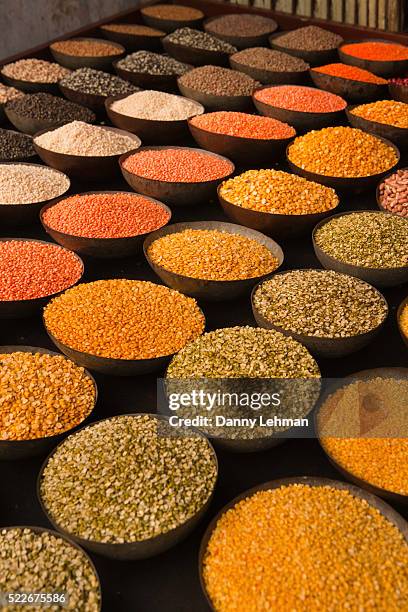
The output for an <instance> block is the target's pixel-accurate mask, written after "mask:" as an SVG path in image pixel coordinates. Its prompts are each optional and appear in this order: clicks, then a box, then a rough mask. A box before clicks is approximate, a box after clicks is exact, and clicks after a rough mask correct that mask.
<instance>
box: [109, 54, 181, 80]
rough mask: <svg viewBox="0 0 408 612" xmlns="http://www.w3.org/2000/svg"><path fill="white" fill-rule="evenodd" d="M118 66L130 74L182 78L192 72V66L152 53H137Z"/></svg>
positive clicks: (122, 60)
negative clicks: (139, 73)
mask: <svg viewBox="0 0 408 612" xmlns="http://www.w3.org/2000/svg"><path fill="white" fill-rule="evenodd" d="M117 66H118V67H119V68H123V69H124V70H129V71H130V72H141V73H144V74H158V75H171V74H175V75H177V76H180V75H182V74H184V73H185V72H187V70H190V68H191V66H189V65H188V64H183V63H182V62H178V61H177V60H175V59H174V58H172V57H169V56H168V55H163V54H161V53H153V52H152V51H136V53H131V54H130V55H127V56H126V57H124V58H123V59H121V60H120V61H119V62H118V63H117Z"/></svg>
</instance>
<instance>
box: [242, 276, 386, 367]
mask: <svg viewBox="0 0 408 612" xmlns="http://www.w3.org/2000/svg"><path fill="white" fill-rule="evenodd" d="M301 269H304V270H306V269H307V268H301ZM278 274H286V272H278ZM264 280H265V279H264ZM262 282H263V281H260V282H259V283H258V284H257V285H256V286H255V287H254V288H253V290H252V294H251V305H252V312H253V315H254V318H255V321H256V322H257V324H258V325H259V327H263V328H264V329H275V330H277V331H279V332H281V333H282V334H285V336H290V337H292V338H294V339H295V340H297V341H298V342H300V343H301V344H303V345H304V346H305V347H306V348H307V349H308V350H309V351H310V352H311V353H312V355H314V356H317V357H323V358H327V359H332V358H337V357H345V356H346V355H351V354H352V353H355V352H357V351H359V350H360V349H362V348H364V347H365V346H367V344H369V343H370V342H371V341H372V340H374V338H375V337H376V336H377V334H378V333H379V332H380V331H381V329H382V328H383V326H384V323H385V321H386V319H387V316H388V304H387V301H386V299H385V298H384V296H383V295H382V293H380V292H379V291H378V290H377V289H375V288H374V287H373V289H375V291H376V292H377V294H378V295H379V296H380V297H381V298H382V300H383V302H384V304H385V306H386V307H387V314H386V316H385V317H384V320H383V321H382V323H380V325H378V326H377V327H376V328H374V329H372V330H370V331H368V332H364V333H362V334H356V335H355V336H347V337H345V338H330V337H327V336H326V337H325V336H321V337H319V336H308V335H306V334H302V333H297V332H294V331H292V330H290V329H284V328H282V327H279V326H278V325H275V324H274V323H272V322H271V321H269V319H267V318H266V317H264V315H263V314H261V313H260V312H259V310H258V309H257V308H256V306H255V303H254V296H255V292H256V291H257V289H258V287H259V286H260V285H261V284H262Z"/></svg>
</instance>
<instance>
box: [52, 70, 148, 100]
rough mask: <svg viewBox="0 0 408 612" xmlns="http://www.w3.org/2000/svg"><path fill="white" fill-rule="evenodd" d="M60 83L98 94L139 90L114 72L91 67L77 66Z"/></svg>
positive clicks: (114, 94) (76, 89)
mask: <svg viewBox="0 0 408 612" xmlns="http://www.w3.org/2000/svg"><path fill="white" fill-rule="evenodd" d="M60 85H62V86H63V87H67V88H68V89H72V90H73V91H80V92H81V93H86V94H95V95H98V96H106V97H108V96H119V95H121V94H125V93H132V92H134V91H139V89H138V87H136V86H135V85H132V83H129V81H125V80H124V79H121V78H120V77H118V76H115V75H114V74H109V73H108V72H103V71H102V70H94V69H93V68H79V69H78V70H75V71H74V72H72V73H71V74H69V75H68V76H66V77H65V78H63V79H61V81H60Z"/></svg>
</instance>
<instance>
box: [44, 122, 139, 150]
mask: <svg viewBox="0 0 408 612" xmlns="http://www.w3.org/2000/svg"><path fill="white" fill-rule="evenodd" d="M34 142H35V143H36V144H38V145H39V146H40V147H43V148H44V149H47V150H48V151H54V152H55V153H65V154H66V155H83V156H85V157H89V156H91V157H103V156H109V155H121V154H122V153H127V152H128V151H131V150H132V149H134V148H136V147H137V142H136V141H135V139H134V138H133V137H132V136H131V135H130V134H129V136H127V135H125V134H120V133H118V132H115V131H113V130H110V129H108V128H106V127H104V126H102V125H89V123H84V122H83V121H72V122H71V123H66V124H65V125H63V126H61V127H59V128H57V129H55V130H50V131H49V132H45V133H44V134H41V135H40V136H37V137H36V138H35V139H34ZM139 142H140V141H139Z"/></svg>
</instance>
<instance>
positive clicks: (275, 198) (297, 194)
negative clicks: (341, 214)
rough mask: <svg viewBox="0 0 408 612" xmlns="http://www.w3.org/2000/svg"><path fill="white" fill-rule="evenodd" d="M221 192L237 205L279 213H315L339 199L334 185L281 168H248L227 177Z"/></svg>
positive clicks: (334, 205) (333, 206)
mask: <svg viewBox="0 0 408 612" xmlns="http://www.w3.org/2000/svg"><path fill="white" fill-rule="evenodd" d="M220 195H221V197H223V198H224V199H225V200H227V201H228V202H231V203H232V204H235V205H236V206H241V207H242V208H249V209H251V210H257V211H259V212H266V213H272V214H279V215H308V214H315V213H319V212H325V211H327V210H332V209H333V208H336V206H337V205H338V203H339V198H338V196H337V194H336V192H335V191H334V189H331V188H330V187H325V186H324V185H320V184H319V183H315V182H313V181H308V180H306V179H305V178H302V177H300V176H297V175H295V174H289V173H288V172H281V171H280V170H248V171H247V172H244V173H243V174H239V175H238V176H234V177H233V178H231V179H228V180H226V181H224V182H223V183H222V184H221V186H220Z"/></svg>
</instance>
